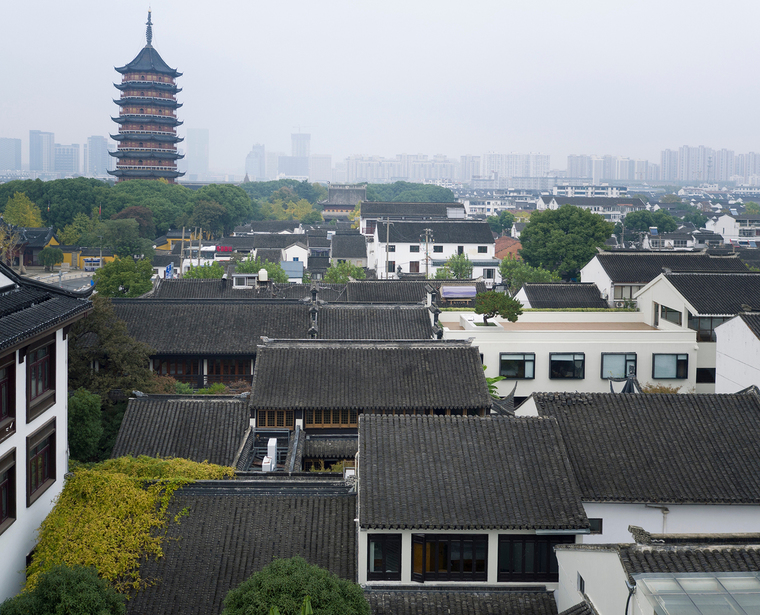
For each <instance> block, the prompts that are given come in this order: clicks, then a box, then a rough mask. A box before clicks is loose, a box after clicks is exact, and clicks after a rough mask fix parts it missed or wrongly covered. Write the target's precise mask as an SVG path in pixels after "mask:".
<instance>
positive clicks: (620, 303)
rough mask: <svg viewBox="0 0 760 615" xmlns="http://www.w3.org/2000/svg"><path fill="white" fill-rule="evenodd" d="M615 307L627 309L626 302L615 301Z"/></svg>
mask: <svg viewBox="0 0 760 615" xmlns="http://www.w3.org/2000/svg"><path fill="white" fill-rule="evenodd" d="M615 307H616V308H624V307H625V301H615Z"/></svg>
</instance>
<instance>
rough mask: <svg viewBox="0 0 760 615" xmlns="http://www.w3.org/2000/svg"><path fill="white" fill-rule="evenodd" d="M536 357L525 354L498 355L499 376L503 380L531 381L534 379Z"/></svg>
mask: <svg viewBox="0 0 760 615" xmlns="http://www.w3.org/2000/svg"><path fill="white" fill-rule="evenodd" d="M535 365H536V355H535V354H533V353H532V352H531V353H527V354H507V353H502V354H500V355H499V376H504V377H505V378H515V379H517V378H520V379H523V378H524V379H526V380H531V379H533V378H535V377H536V376H535Z"/></svg>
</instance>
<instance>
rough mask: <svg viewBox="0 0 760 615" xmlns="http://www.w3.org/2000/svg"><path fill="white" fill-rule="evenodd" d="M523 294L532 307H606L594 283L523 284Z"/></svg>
mask: <svg viewBox="0 0 760 615" xmlns="http://www.w3.org/2000/svg"><path fill="white" fill-rule="evenodd" d="M523 290H524V291H525V294H526V295H527V296H528V301H530V307H532V308H538V309H541V308H544V309H567V308H607V307H609V306H608V305H607V302H606V301H605V300H604V299H602V297H601V294H600V293H599V289H598V288H597V287H596V284H593V283H592V284H588V283H585V284H561V283H557V284H525V286H523Z"/></svg>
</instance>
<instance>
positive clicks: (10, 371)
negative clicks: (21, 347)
mask: <svg viewBox="0 0 760 615" xmlns="http://www.w3.org/2000/svg"><path fill="white" fill-rule="evenodd" d="M15 376H16V353H13V354H12V355H11V356H9V357H5V358H3V359H2V360H0V441H2V440H4V439H5V438H7V437H8V436H10V435H11V434H13V433H14V432H15V431H16V395H15V393H16V377H15Z"/></svg>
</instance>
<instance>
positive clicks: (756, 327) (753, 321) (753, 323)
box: [739, 314, 760, 339]
mask: <svg viewBox="0 0 760 615" xmlns="http://www.w3.org/2000/svg"><path fill="white" fill-rule="evenodd" d="M739 317H740V318H741V319H742V320H743V321H744V324H745V325H747V328H748V329H749V330H750V331H752V333H753V334H754V335H755V337H756V338H758V339H760V314H739Z"/></svg>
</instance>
